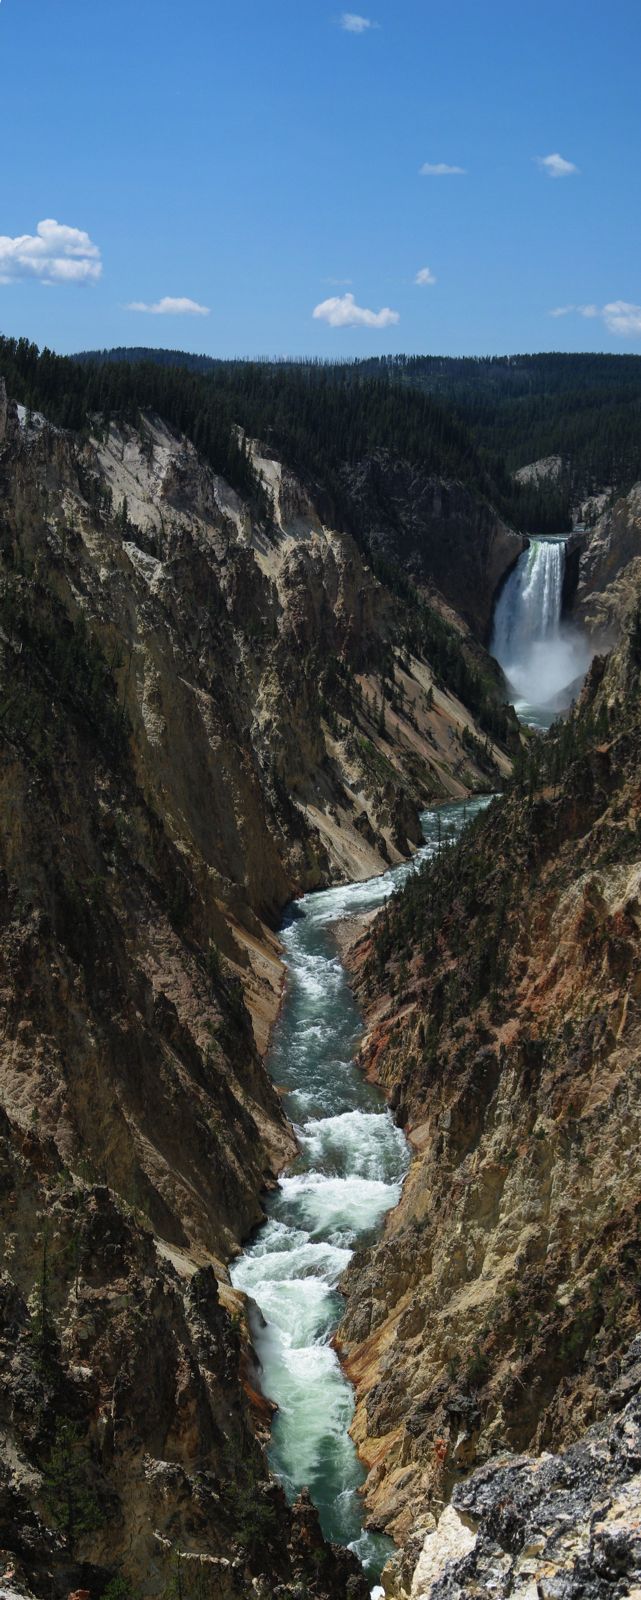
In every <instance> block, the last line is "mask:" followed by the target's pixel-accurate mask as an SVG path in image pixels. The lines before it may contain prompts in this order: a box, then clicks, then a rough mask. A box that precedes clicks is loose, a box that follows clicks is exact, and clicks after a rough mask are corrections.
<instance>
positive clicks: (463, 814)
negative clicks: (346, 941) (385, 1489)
mask: <svg viewBox="0 0 641 1600" xmlns="http://www.w3.org/2000/svg"><path fill="white" fill-rule="evenodd" d="M487 803H488V800H487V798H486V797H484V796H483V797H477V798H476V799H474V800H472V801H467V803H465V804H464V803H463V802H461V803H460V804H452V805H448V806H442V807H440V808H439V809H438V810H437V811H436V810H435V811H426V812H424V814H423V818H422V823H423V833H424V837H425V844H424V846H423V847H422V849H421V850H419V851H418V853H417V855H416V856H415V857H414V858H413V860H412V861H411V862H409V863H404V864H403V865H402V866H400V867H396V868H394V869H392V870H391V871H390V872H386V873H385V874H384V875H383V876H381V877H379V878H372V879H370V880H369V881H368V882H366V883H354V884H348V885H345V886H341V887H339V888H336V889H327V890H323V891H322V892H320V893H318V894H309V895H305V896H304V897H303V898H302V899H301V900H298V901H296V902H295V903H294V905H293V906H292V907H291V908H290V910H289V911H288V913H287V915H286V917H285V921H284V925H283V928H282V930H281V938H282V942H283V947H284V955H285V962H286V966H287V988H286V993H285V1000H284V1004H283V1007H282V1010H281V1014H280V1017H279V1020H278V1023H277V1025H276V1028H275V1032H274V1037H273V1041H272V1048H271V1052H270V1057H269V1062H268V1065H269V1068H270V1071H271V1074H272V1077H273V1078H274V1081H275V1082H276V1083H277V1084H278V1086H279V1088H280V1089H281V1091H282V1092H283V1093H284V1104H285V1109H286V1111H287V1114H288V1116H289V1117H290V1119H291V1121H292V1122H293V1123H294V1126H295V1129H296V1133H297V1137H298V1142H299V1147H300V1155H299V1157H298V1158H297V1160H296V1161H295V1163H294V1164H293V1166H292V1167H291V1168H290V1169H289V1170H288V1171H287V1173H286V1174H285V1176H284V1177H282V1178H281V1181H280V1183H279V1185H278V1188H277V1189H276V1190H275V1191H274V1193H273V1194H272V1195H270V1196H269V1198H268V1200H267V1204H266V1210H267V1221H266V1222H265V1223H264V1224H263V1226H262V1227H261V1228H260V1230H259V1231H258V1233H257V1234H256V1236H255V1237H254V1239H253V1240H252V1242H251V1243H250V1245H249V1246H248V1248H247V1249H246V1250H245V1252H244V1254H243V1255H242V1256H240V1257H239V1258H238V1260H237V1261H236V1262H235V1263H234V1265H233V1268H232V1272H231V1276H232V1282H233V1283H234V1285H235V1287H236V1288H238V1289H243V1290H244V1291H245V1293H246V1294H247V1295H248V1296H249V1318H250V1326H251V1330H252V1338H253V1343H254V1348H255V1350H256V1353H257V1356H258V1358H259V1361H260V1366H261V1374H260V1381H261V1387H262V1389H263V1392H264V1393H265V1394H266V1395H267V1396H268V1397H269V1398H270V1399H271V1400H273V1401H275V1402H276V1404H277V1406H278V1412H277V1414H276V1417H275V1420H274V1425H273V1428H272V1436H271V1444H270V1452H269V1454H270V1464H271V1467H272V1470H273V1471H274V1472H275V1473H276V1475H277V1476H278V1477H279V1478H280V1480H281V1482H282V1483H283V1485H284V1487H285V1490H286V1492H287V1494H288V1496H289V1498H290V1499H293V1498H294V1497H295V1495H296V1494H297V1493H299V1492H300V1490H301V1489H302V1488H303V1487H307V1488H308V1489H309V1491H310V1494H311V1496H312V1499H313V1501H314V1504H315V1505H316V1506H317V1508H318V1511H319V1514H320V1519H321V1524H322V1528H323V1532H324V1534H325V1536H326V1538H328V1539H332V1540H335V1541H337V1542H338V1543H341V1544H346V1545H349V1546H350V1547H351V1548H352V1549H353V1550H355V1551H356V1553H357V1555H358V1556H359V1558H360V1560H361V1562H362V1564H363V1566H364V1568H365V1571H366V1572H367V1574H368V1576H370V1577H371V1578H372V1580H374V1579H376V1578H377V1577H378V1576H379V1575H380V1571H381V1568H382V1566H383V1564H384V1562H385V1560H386V1559H387V1556H388V1555H389V1554H390V1552H391V1550H392V1548H393V1546H392V1545H391V1542H390V1540H388V1539H386V1538H385V1537H384V1536H382V1535H378V1534H373V1533H369V1532H367V1531H366V1530H364V1529H363V1517H362V1502H361V1497H360V1495H359V1489H360V1487H361V1485H362V1483H363V1480H364V1477H365V1474H364V1470H363V1468H362V1467H361V1464H360V1462H359V1460H358V1456H357V1454H356V1450H355V1448H354V1445H353V1444H352V1441H351V1439H350V1437H349V1431H348V1430H349V1426H350V1423H351V1421H352V1417H353V1412H354V1397H353V1392H352V1389H351V1386H350V1384H349V1383H348V1382H347V1379H346V1378H345V1376H344V1374H343V1372H342V1369H341V1367H340V1364H339V1361H338V1358H337V1356H336V1353H335V1351H334V1350H333V1348H332V1345H331V1339H332V1335H333V1334H334V1332H335V1330H336V1327H337V1325H338V1322H339V1320H340V1317H341V1312H342V1303H343V1302H342V1297H341V1295H340V1292H339V1289H338V1285H339V1283H340V1279H341V1277H342V1274H343V1273H344V1271H345V1269H346V1267H347V1265H348V1263H349V1261H350V1258H351V1256H352V1254H353V1251H354V1249H355V1248H356V1247H358V1246H361V1245H363V1244H365V1243H367V1242H368V1240H371V1239H373V1238H375V1237H376V1235H377V1233H378V1231H379V1230H380V1228H381V1226H382V1223H383V1220H384V1218H385V1215H386V1213H387V1212H388V1211H390V1210H391V1208H392V1207H393V1206H395V1205H396V1204H397V1202H398V1200H399V1197H400V1193H401V1188H402V1184H403V1179H404V1177H405V1174H406V1172H407V1168H408V1165H409V1154H408V1147H407V1143H406V1140H405V1137H404V1135H403V1133H402V1131H401V1130H400V1128H397V1127H395V1125H394V1123H393V1121H392V1118H391V1116H390V1114H389V1112H388V1111H387V1110H386V1108H385V1105H384V1102H383V1098H382V1095H381V1093H380V1092H379V1090H378V1089H376V1088H374V1087H373V1086H372V1085H371V1084H368V1083H366V1082H365V1080H364V1078H363V1077H362V1075H361V1073H360V1072H359V1071H358V1068H357V1066H356V1059H355V1058H356V1055H357V1051H358V1046H359V1042H360V1039H361V1034H362V1023H361V1017H360V1013H359V1011H358V1008H357V1006H356V1003H355V1000H354V997H353V995H352V993H351V990H350V988H349V985H348V982H347V977H346V974H345V970H344V968H343V965H342V962H341V961H340V959H339V957H338V955H337V950H336V944H335V941H334V939H333V937H332V925H333V924H334V923H336V922H337V921H340V920H342V919H343V918H345V917H351V916H357V915H359V914H360V913H362V912H365V911H370V910H373V909H375V908H376V907H377V906H380V905H382V904H383V902H384V901H385V900H386V899H387V897H388V896H389V895H390V894H392V893H393V892H394V891H395V890H396V889H397V888H398V887H399V886H400V885H401V884H402V883H403V882H404V880H405V879H406V878H407V876H408V874H409V873H410V872H413V871H415V870H416V866H417V865H418V863H419V862H420V861H421V860H425V859H426V858H427V857H428V856H431V855H434V854H435V852H436V850H437V849H438V841H439V838H441V839H445V838H447V837H448V835H449V836H452V835H454V834H456V833H459V832H460V830H461V828H462V826H463V824H464V822H465V820H466V818H467V817H470V816H472V815H473V814H474V813H475V812H477V811H478V810H480V809H481V808H482V807H483V806H484V805H487Z"/></svg>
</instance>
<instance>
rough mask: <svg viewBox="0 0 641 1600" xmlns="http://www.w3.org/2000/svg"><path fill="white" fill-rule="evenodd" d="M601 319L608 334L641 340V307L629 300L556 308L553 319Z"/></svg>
mask: <svg viewBox="0 0 641 1600" xmlns="http://www.w3.org/2000/svg"><path fill="white" fill-rule="evenodd" d="M570 315H574V316H577V317H588V318H592V317H601V318H602V320H603V322H604V323H605V326H606V328H607V330H608V333H616V334H620V335H621V336H622V337H623V338H625V337H626V336H627V337H628V338H632V339H639V338H641V306H637V305H633V304H632V303H631V301H629V300H609V301H608V303H607V305H604V306H594V305H585V306H555V307H554V310H553V311H551V312H550V316H551V317H568V316H570Z"/></svg>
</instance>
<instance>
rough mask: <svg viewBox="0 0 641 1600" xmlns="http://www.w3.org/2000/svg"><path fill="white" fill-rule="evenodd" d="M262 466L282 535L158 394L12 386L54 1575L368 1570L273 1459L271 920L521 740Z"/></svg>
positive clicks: (27, 1343) (13, 1126)
mask: <svg viewBox="0 0 641 1600" xmlns="http://www.w3.org/2000/svg"><path fill="white" fill-rule="evenodd" d="M0 391H1V385H0ZM261 461H262V466H261V470H262V471H263V473H264V476H265V479H266V480H267V481H269V482H271V485H272V489H273V495H274V503H275V521H274V525H273V526H272V527H270V528H269V529H267V528H265V526H260V525H258V524H257V523H256V520H255V518H254V517H253V516H252V514H251V508H250V507H249V506H248V505H246V504H245V503H244V502H242V501H240V500H239V499H238V497H237V496H236V495H235V494H234V493H233V492H232V491H231V490H230V489H229V487H228V486H227V485H226V484H225V483H224V482H223V481H222V480H220V479H219V478H216V476H215V475H214V474H213V473H212V472H210V471H209V470H208V469H207V468H205V467H204V466H203V464H202V462H201V461H200V460H199V458H198V455H197V453H196V451H195V450H194V449H193V447H192V446H191V445H190V444H189V443H188V442H186V441H185V440H184V439H181V438H178V437H176V436H175V435H173V434H171V433H170V432H169V431H168V430H167V429H166V428H165V427H164V426H163V424H162V423H161V422H159V421H158V419H155V418H147V419H144V420H142V421H141V423H140V424H139V425H138V426H137V427H133V426H125V425H123V426H120V427H116V426H115V425H112V426H110V427H109V428H106V427H101V428H98V429H97V432H96V434H95V436H94V437H92V438H83V439H80V438H78V437H77V436H72V435H70V434H67V433H64V432H62V431H60V430H58V429H55V428H52V427H50V426H49V425H48V424H47V423H46V421H45V420H44V419H42V418H39V417H26V416H24V415H23V416H22V417H19V416H18V413H17V412H16V409H15V407H13V406H11V405H10V404H9V403H7V400H6V396H5V395H4V391H1V392H0V1102H1V1107H2V1118H3V1119H4V1120H3V1121H2V1129H1V1135H2V1169H1V1170H2V1183H1V1185H0V1188H1V1194H0V1204H1V1206H2V1208H3V1211H2V1214H3V1224H4V1228H3V1239H2V1255H1V1268H2V1278H1V1279H0V1299H1V1301H2V1313H1V1315H2V1330H1V1334H0V1336H1V1338H2V1340H3V1353H4V1357H5V1364H6V1371H7V1382H6V1385H5V1389H4V1392H3V1402H2V1411H1V1414H0V1427H1V1429H2V1436H3V1444H2V1458H3V1461H2V1469H1V1473H2V1475H1V1477H0V1544H2V1546H3V1547H4V1548H5V1550H6V1551H7V1558H8V1560H10V1561H11V1563H14V1562H16V1563H18V1566H19V1569H20V1572H21V1574H22V1579H23V1580H24V1583H26V1584H27V1585H31V1586H32V1588H34V1589H35V1592H36V1593H38V1594H41V1593H44V1592H45V1591H46V1593H47V1594H48V1595H49V1594H51V1593H53V1594H58V1593H60V1594H64V1593H67V1592H68V1590H69V1589H70V1588H73V1587H77V1586H79V1587H89V1589H90V1590H91V1593H92V1594H95V1595H96V1596H97V1595H100V1594H101V1593H102V1592H103V1590H104V1588H105V1585H106V1584H107V1582H108V1581H109V1580H110V1579H112V1578H113V1579H116V1577H118V1574H119V1573H120V1575H121V1576H122V1579H123V1581H124V1582H125V1583H126V1584H128V1585H130V1586H131V1585H135V1586H136V1587H137V1588H140V1589H141V1590H142V1591H143V1592H145V1593H150V1594H155V1593H159V1592H161V1591H163V1590H164V1589H165V1588H166V1587H167V1585H168V1584H170V1585H171V1584H172V1583H173V1584H174V1587H176V1585H177V1587H176V1592H177V1593H181V1594H186V1593H188V1594H191V1593H192V1592H193V1594H194V1595H196V1594H198V1596H199V1597H200V1596H202V1595H204V1594H205V1595H207V1596H211V1600H227V1597H228V1596H235V1595H239V1596H240V1595H243V1596H244V1595H246V1594H247V1593H253V1594H256V1596H257V1597H258V1600H261V1597H263V1600H265V1597H266V1596H268V1595H269V1596H270V1597H271V1595H272V1593H273V1592H274V1589H273V1585H274V1583H276V1584H277V1585H278V1584H280V1585H281V1586H282V1594H283V1597H284V1600H285V1597H287V1600H289V1597H290V1596H291V1597H292V1600H293V1597H294V1596H295V1595H300V1593H301V1591H302V1592H303V1593H305V1594H306V1595H307V1594H309V1595H316V1596H318V1597H319V1600H321V1597H322V1600H338V1597H339V1596H340V1597H344V1596H348V1595H352V1596H353V1600H359V1597H360V1596H361V1594H362V1593H363V1592H364V1591H363V1584H362V1580H361V1578H360V1576H359V1573H358V1569H357V1567H356V1564H355V1563H354V1562H352V1560H351V1558H350V1557H348V1556H346V1555H340V1554H334V1555H332V1553H331V1552H328V1551H327V1550H326V1548H325V1547H324V1546H323V1545H322V1541H321V1539H320V1534H319V1530H318V1525H317V1523H316V1522H315V1519H314V1516H313V1514H312V1513H311V1512H310V1508H309V1506H307V1505H305V1504H303V1505H302V1506H301V1507H300V1508H299V1511H298V1513H297V1514H296V1516H294V1518H293V1519H292V1517H291V1515H290V1513H289V1512H288V1511H287V1509H286V1507H285V1504H284V1501H283V1500H282V1497H281V1496H280V1495H279V1493H278V1492H277V1491H276V1489H275V1488H274V1486H273V1484H270V1480H269V1475H268V1473H267V1468H266V1465H265V1460H264V1458H263V1455H262V1452H261V1451H260V1449H259V1448H258V1446H257V1445H256V1443H255V1440H254V1436H253V1433H252V1429H251V1425H250V1411H249V1405H251V1406H252V1407H253V1408H254V1411H255V1413H256V1414H260V1406H259V1405H258V1402H257V1399H256V1396H255V1395H254V1394H253V1392H252V1387H251V1379H250V1368H249V1363H248V1360H247V1354H246V1350H245V1347H244V1345H243V1346H242V1347H241V1344H240V1342H239V1332H238V1325H239V1305H238V1301H237V1299H236V1298H235V1297H234V1296H233V1294H232V1292H231V1290H230V1289H229V1285H228V1281H227V1275H226V1271H225V1265H224V1263H225V1261H226V1260H228V1258H229V1256H230V1255H231V1254H233V1253H234V1251H235V1250H237V1249H238V1247H239V1242H240V1240H241V1239H242V1238H243V1237H245V1236H246V1234H247V1233H248V1231H249V1230H250V1229H251V1227H252V1226H253V1225H254V1224H255V1223H256V1222H258V1221H259V1219H260V1217H261V1214H262V1212H261V1200H260V1195H261V1191H262V1190H263V1189H264V1187H265V1185H267V1184H269V1183H271V1182H273V1181H274V1179H275V1176H276V1173H277V1171H278V1169H279V1168H280V1167H281V1166H282V1164H283V1163H284V1162H286V1161H287V1160H288V1159H290V1158H291V1156H292V1155H293V1153H294V1151H295V1141H294V1138H293V1134H292V1132H291V1130H290V1129H289V1128H288V1126H287V1124H286V1122H285V1119H284V1117H283V1114H282V1110H281V1107H280V1102H279V1100H278V1097H277V1095H276V1093H275V1091H274V1090H273V1088H272V1086H271V1083H270V1080H269V1078H268V1076H267V1074H266V1072H265V1069H264V1067H263V1064H262V1060H261V1056H260V1049H262V1048H263V1047H264V1045H265V1043H266V1040H267V1035H268V1031H269V1026H270V1023H271V1021H272V1020H273V1017H274V1015H275V1012H276V1010H277V1007H278V1000H279V994H280V983H281V968H280V962H279V951H278V942H277V940H276V938H275V936H274V934H273V931H272V928H273V925H274V923H275V920H276V918H277V917H278V914H279V912H280V909H281V907H282V906H283V904H284V903H285V901H286V900H287V899H288V898H289V897H290V896H291V895H292V894H293V893H295V892H297V891H298V890H299V889H301V888H308V887H311V886H313V885H316V884H321V883H323V882H326V881H328V879H329V878H330V876H334V877H336V876H339V875H341V874H342V875H344V876H349V877H351V876H355V875H360V876H365V875H367V874H368V873H370V872H372V871H376V870H380V868H381V867H382V866H383V865H384V864H385V862H386V861H387V860H390V859H391V860H398V859H399V858H400V857H401V856H403V855H405V854H407V853H408V852H409V850H410V849H411V847H412V843H413V841H415V840H416V839H417V838H418V826H417V808H418V806H419V805H420V803H421V801H422V800H423V799H424V798H425V799H427V798H428V797H429V796H430V795H432V794H435V793H436V794H441V793H449V792H452V793H461V792H462V793H465V792H467V790H468V788H469V787H477V786H479V785H481V784H487V783H488V782H492V781H493V780H494V779H495V776H496V770H497V763H498V764H499V765H500V766H502V767H503V769H505V767H506V766H507V760H506V757H505V755H504V753H502V752H501V751H500V750H498V749H497V748H495V747H493V746H492V744H491V741H490V740H488V738H487V737H486V736H485V734H482V732H481V730H480V729H479V728H478V726H477V725H476V723H475V722H474V719H473V716H472V715H471V713H470V712H469V711H468V710H466V708H465V707H464V706H463V705H462V704H461V702H460V701H458V700H457V699H456V698H455V697H454V696H453V695H452V693H451V692H450V691H448V690H447V688H446V687H444V686H443V685H442V684H441V682H440V680H439V681H437V682H434V681H433V673H432V672H431V670H430V666H429V662H428V661H427V660H426V659H425V658H424V657H419V656H409V655H408V653H407V651H406V650H404V649H403V648H401V646H400V644H398V643H397V638H398V637H399V621H398V619H399V603H398V601H397V600H396V599H395V598H394V596H392V595H390V594H389V593H387V591H385V590H384V589H383V588H382V587H381V585H380V584H378V583H377V582H376V581H375V580H374V578H373V576H372V574H371V572H369V571H368V569H367V567H366V565H365V564H364V562H363V559H362V557H361V555H360V554H359V552H358V550H357V548H356V546H355V545H354V544H353V542H352V541H351V540H349V539H347V538H344V537H341V536H338V535H335V534H333V533H332V532H331V531H327V530H326V529H324V528H323V527H322V526H321V524H320V522H319V519H318V517H317V516H316V514H315V512H314V509H313V507H312V506H311V505H310V504H309V502H308V500H307V499H306V497H305V495H304V494H303V493H302V491H301V490H300V488H299V486H298V485H297V483H296V481H295V479H294V478H293V477H292V476H291V475H290V474H287V473H286V472H285V471H284V469H282V468H281V467H280V466H279V465H278V464H277V463H273V462H269V461H267V460H266V459H265V460H263V459H262V458H261ZM252 1023H253V1026H252ZM267 1409H268V1408H267ZM262 1419H263V1424H264V1422H265V1408H264V1407H263V1410H262ZM172 1574H173V1577H172ZM266 1575H268V1576H266ZM118 1581H120V1577H118ZM297 1585H298V1588H297V1587H296V1586H297Z"/></svg>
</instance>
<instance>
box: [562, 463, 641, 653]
mask: <svg viewBox="0 0 641 1600" xmlns="http://www.w3.org/2000/svg"><path fill="white" fill-rule="evenodd" d="M640 580H641V484H638V483H637V484H635V486H634V488H633V489H631V490H630V492H629V494H627V495H623V496H622V497H621V499H619V500H616V501H615V503H614V505H611V506H608V507H606V509H605V510H604V511H603V513H602V515H601V516H599V517H598V519H597V521H596V522H595V523H594V525H593V526H592V527H590V528H589V530H588V533H587V536H586V548H585V551H584V553H583V555H582V557H581V562H580V568H579V584H578V590H577V594H576V599H575V603H574V613H575V615H576V618H577V621H578V622H579V623H580V624H581V625H582V626H583V627H584V628H586V629H587V631H588V633H589V634H590V635H591V636H592V638H594V640H595V642H597V643H600V644H601V645H602V647H603V646H606V647H607V646H608V645H610V644H612V642H613V641H614V640H615V639H616V638H618V636H619V633H620V630H621V627H622V625H623V623H624V621H625V618H626V616H627V614H628V612H629V611H630V608H631V607H632V606H634V604H635V600H636V594H637V591H638V587H639V581H640Z"/></svg>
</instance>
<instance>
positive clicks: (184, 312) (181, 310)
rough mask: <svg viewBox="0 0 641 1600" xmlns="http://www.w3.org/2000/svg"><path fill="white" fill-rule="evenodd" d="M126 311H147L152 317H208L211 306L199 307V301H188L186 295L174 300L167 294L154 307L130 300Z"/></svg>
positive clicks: (142, 301) (143, 301)
mask: <svg viewBox="0 0 641 1600" xmlns="http://www.w3.org/2000/svg"><path fill="white" fill-rule="evenodd" d="M125 311H147V312H148V313H149V315H150V316H152V317H208V316H209V315H210V307H209V306H199V304H198V301H197V300H187V299H186V298H185V296H184V295H182V296H178V298H177V299H176V298H173V297H172V296H171V295H169V294H166V295H165V296H164V297H163V299H162V300H156V301H155V303H154V305H152V306H150V305H147V302H146V301H145V300H130V302H129V305H127V306H125Z"/></svg>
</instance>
